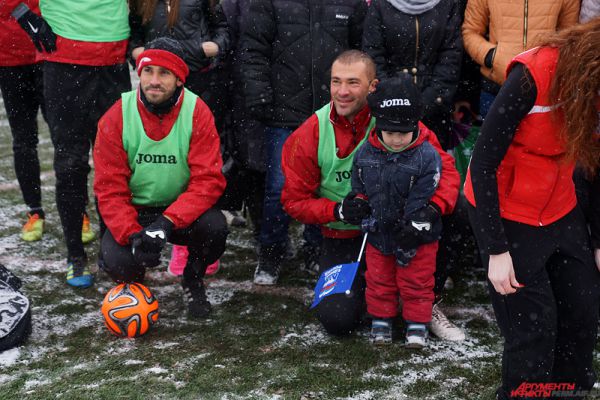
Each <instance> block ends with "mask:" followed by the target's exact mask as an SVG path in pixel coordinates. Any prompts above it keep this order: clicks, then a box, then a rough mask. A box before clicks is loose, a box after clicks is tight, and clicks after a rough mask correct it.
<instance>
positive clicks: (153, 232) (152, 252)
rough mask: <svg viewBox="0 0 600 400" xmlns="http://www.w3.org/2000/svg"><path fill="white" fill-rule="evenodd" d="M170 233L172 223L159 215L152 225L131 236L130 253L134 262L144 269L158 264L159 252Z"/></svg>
mask: <svg viewBox="0 0 600 400" xmlns="http://www.w3.org/2000/svg"><path fill="white" fill-rule="evenodd" d="M172 231H173V223H172V222H171V221H170V220H169V219H167V218H166V217H165V216H163V215H161V216H160V217H158V218H157V219H156V220H155V221H154V222H153V223H152V224H150V225H148V226H147V227H145V228H144V229H142V230H141V231H139V232H137V233H134V234H133V235H131V236H130V237H129V242H130V243H131V253H132V254H133V258H134V259H135V260H136V262H137V263H139V264H140V265H142V266H144V267H154V266H156V265H158V264H160V252H161V251H162V249H163V247H164V246H165V244H166V243H167V240H168V239H169V236H170V235H171V232H172Z"/></svg>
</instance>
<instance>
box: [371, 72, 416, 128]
mask: <svg viewBox="0 0 600 400" xmlns="http://www.w3.org/2000/svg"><path fill="white" fill-rule="evenodd" d="M367 101H368V103H369V108H371V115H372V116H374V117H375V118H376V121H375V126H376V128H377V129H378V130H380V131H389V132H416V131H417V129H418V126H419V125H418V122H419V120H420V119H421V116H422V114H423V102H422V100H421V91H420V90H419V88H418V87H417V86H416V85H415V84H414V83H413V81H412V79H411V77H410V76H409V75H408V74H406V75H402V76H400V77H397V78H390V79H386V80H382V81H381V82H379V83H378V84H377V88H376V89H375V91H374V92H373V93H371V94H369V96H368V97H367Z"/></svg>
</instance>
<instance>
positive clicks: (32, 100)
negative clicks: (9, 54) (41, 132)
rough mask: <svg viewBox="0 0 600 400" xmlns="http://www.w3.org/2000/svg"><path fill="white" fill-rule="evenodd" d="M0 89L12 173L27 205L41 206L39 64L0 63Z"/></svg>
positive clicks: (40, 95)
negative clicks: (8, 64) (5, 116)
mask: <svg viewBox="0 0 600 400" xmlns="http://www.w3.org/2000/svg"><path fill="white" fill-rule="evenodd" d="M0 90H1V91H2V98H3V99H4V107H5V108H6V114H7V116H8V123H9V125H10V130H11V133H12V138H13V156H14V164H15V173H16V175H17V180H18V181H19V186H20V188H21V193H22V194H23V200H24V201H25V204H26V205H27V207H29V208H30V209H33V208H41V207H42V195H41V190H40V162H39V159H38V153H37V145H38V126H37V113H38V109H39V108H40V106H42V112H43V111H44V108H43V104H44V99H43V95H42V92H43V90H42V67H41V65H40V64H32V65H21V66H16V67H0Z"/></svg>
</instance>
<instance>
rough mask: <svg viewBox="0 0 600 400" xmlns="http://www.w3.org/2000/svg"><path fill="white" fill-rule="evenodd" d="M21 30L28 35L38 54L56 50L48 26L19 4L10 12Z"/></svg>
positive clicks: (40, 18)
mask: <svg viewBox="0 0 600 400" xmlns="http://www.w3.org/2000/svg"><path fill="white" fill-rule="evenodd" d="M12 16H13V17H14V18H15V19H16V20H17V22H18V23H19V25H21V28H23V30H24V31H25V32H26V33H27V34H28V35H29V37H30V38H31V40H32V41H33V44H34V45H35V48H36V49H37V50H38V51H39V52H43V51H45V52H47V53H52V52H53V51H54V50H56V35H55V34H54V32H52V28H50V25H48V23H47V22H46V21H45V20H44V18H42V17H40V16H39V15H37V14H36V13H34V12H33V11H31V10H30V9H29V7H27V5H25V4H23V3H21V4H19V5H18V6H17V7H15V9H14V10H13V12H12Z"/></svg>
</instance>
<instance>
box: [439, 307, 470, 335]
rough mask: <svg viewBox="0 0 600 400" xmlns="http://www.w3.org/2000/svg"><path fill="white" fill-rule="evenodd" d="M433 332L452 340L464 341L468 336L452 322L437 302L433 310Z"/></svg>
mask: <svg viewBox="0 0 600 400" xmlns="http://www.w3.org/2000/svg"><path fill="white" fill-rule="evenodd" d="M431 333H433V334H434V335H435V336H437V337H438V338H440V339H442V340H449V341H451V342H462V341H463V340H465V338H466V337H465V333H464V332H463V330H462V329H460V328H459V327H458V326H456V325H454V324H453V323H452V322H450V320H448V318H447V317H446V316H445V315H444V313H443V312H442V310H441V309H440V308H439V307H438V305H437V304H434V305H433V309H432V310H431Z"/></svg>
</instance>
